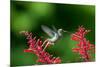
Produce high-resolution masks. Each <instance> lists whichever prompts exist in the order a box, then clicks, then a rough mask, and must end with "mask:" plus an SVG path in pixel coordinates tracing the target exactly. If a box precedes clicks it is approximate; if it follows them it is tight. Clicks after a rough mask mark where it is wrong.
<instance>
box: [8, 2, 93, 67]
mask: <svg viewBox="0 0 100 67" xmlns="http://www.w3.org/2000/svg"><path fill="white" fill-rule="evenodd" d="M41 25H47V26H49V27H51V26H52V25H54V26H55V27H56V28H57V29H59V28H62V29H64V30H67V31H69V32H72V33H74V32H75V31H76V30H77V28H78V26H80V25H83V26H84V27H85V28H86V29H90V30H91V32H90V33H88V34H87V35H86V38H87V39H88V40H90V42H91V43H92V44H95V6H94V5H75V4H57V3H44V2H28V1H27V2H24V1H11V57H10V58H11V66H16V65H20V66H21V65H35V64H37V63H36V60H37V57H36V55H34V54H31V53H24V52H23V50H24V49H27V48H28V46H27V40H26V38H25V37H24V36H22V35H21V34H19V32H20V31H24V30H26V31H30V32H32V33H33V34H35V35H36V36H37V37H38V38H39V37H41V36H43V37H45V38H47V37H48V36H47V35H46V34H45V33H44V32H43V31H42V29H41ZM70 38H71V37H70V34H68V33H64V34H63V37H62V38H61V39H60V40H59V41H57V43H56V44H55V45H54V46H51V47H50V48H47V49H46V51H47V52H49V53H50V54H52V55H53V56H55V57H60V58H61V59H62V63H71V62H73V63H74V62H81V61H82V59H81V58H79V57H80V56H79V55H78V53H73V52H72V48H74V47H75V46H76V45H75V44H77V42H75V41H72V40H71V39H70ZM94 57H95V55H94V54H92V60H93V61H94V60H95V59H94ZM38 64H40V63H38Z"/></svg>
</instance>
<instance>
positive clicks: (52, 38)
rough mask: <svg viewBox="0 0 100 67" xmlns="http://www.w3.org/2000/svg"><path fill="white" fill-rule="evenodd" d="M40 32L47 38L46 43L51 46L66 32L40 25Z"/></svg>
mask: <svg viewBox="0 0 100 67" xmlns="http://www.w3.org/2000/svg"><path fill="white" fill-rule="evenodd" d="M41 28H42V30H43V31H44V32H45V33H46V34H47V35H48V36H49V38H48V39H47V40H48V42H50V43H51V44H52V45H54V43H55V42H56V41H57V40H58V39H59V38H60V37H61V36H62V33H63V32H66V31H65V30H63V29H58V30H57V29H56V28H55V26H52V29H51V28H49V27H47V26H45V25H41Z"/></svg>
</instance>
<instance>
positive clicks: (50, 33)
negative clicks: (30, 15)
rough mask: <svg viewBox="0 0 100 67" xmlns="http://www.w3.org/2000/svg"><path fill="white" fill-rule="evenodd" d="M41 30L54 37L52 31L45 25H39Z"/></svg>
mask: <svg viewBox="0 0 100 67" xmlns="http://www.w3.org/2000/svg"><path fill="white" fill-rule="evenodd" d="M41 28H42V30H43V31H44V32H45V33H46V34H47V35H48V36H50V37H54V33H55V32H54V31H53V30H52V29H50V28H49V27H47V26H45V25H41Z"/></svg>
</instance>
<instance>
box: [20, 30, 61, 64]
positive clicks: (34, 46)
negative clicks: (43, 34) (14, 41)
mask: <svg viewBox="0 0 100 67" xmlns="http://www.w3.org/2000/svg"><path fill="white" fill-rule="evenodd" d="M21 34H24V35H25V36H26V37H27V40H28V45H29V48H28V49H25V50H24V52H31V53H33V54H36V56H37V57H38V60H37V62H41V63H44V64H56V63H61V59H60V58H59V57H57V58H55V57H52V55H50V54H49V53H48V52H46V51H45V49H46V48H47V46H48V45H49V46H50V43H49V42H48V41H47V40H45V41H44V42H42V40H40V39H37V40H36V37H34V38H32V33H29V32H27V31H22V32H21Z"/></svg>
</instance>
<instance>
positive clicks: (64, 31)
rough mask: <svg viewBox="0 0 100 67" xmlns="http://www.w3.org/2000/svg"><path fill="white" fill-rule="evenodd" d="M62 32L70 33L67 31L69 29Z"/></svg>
mask: <svg viewBox="0 0 100 67" xmlns="http://www.w3.org/2000/svg"><path fill="white" fill-rule="evenodd" d="M63 32H66V33H69V34H71V32H69V31H66V30H63Z"/></svg>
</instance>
